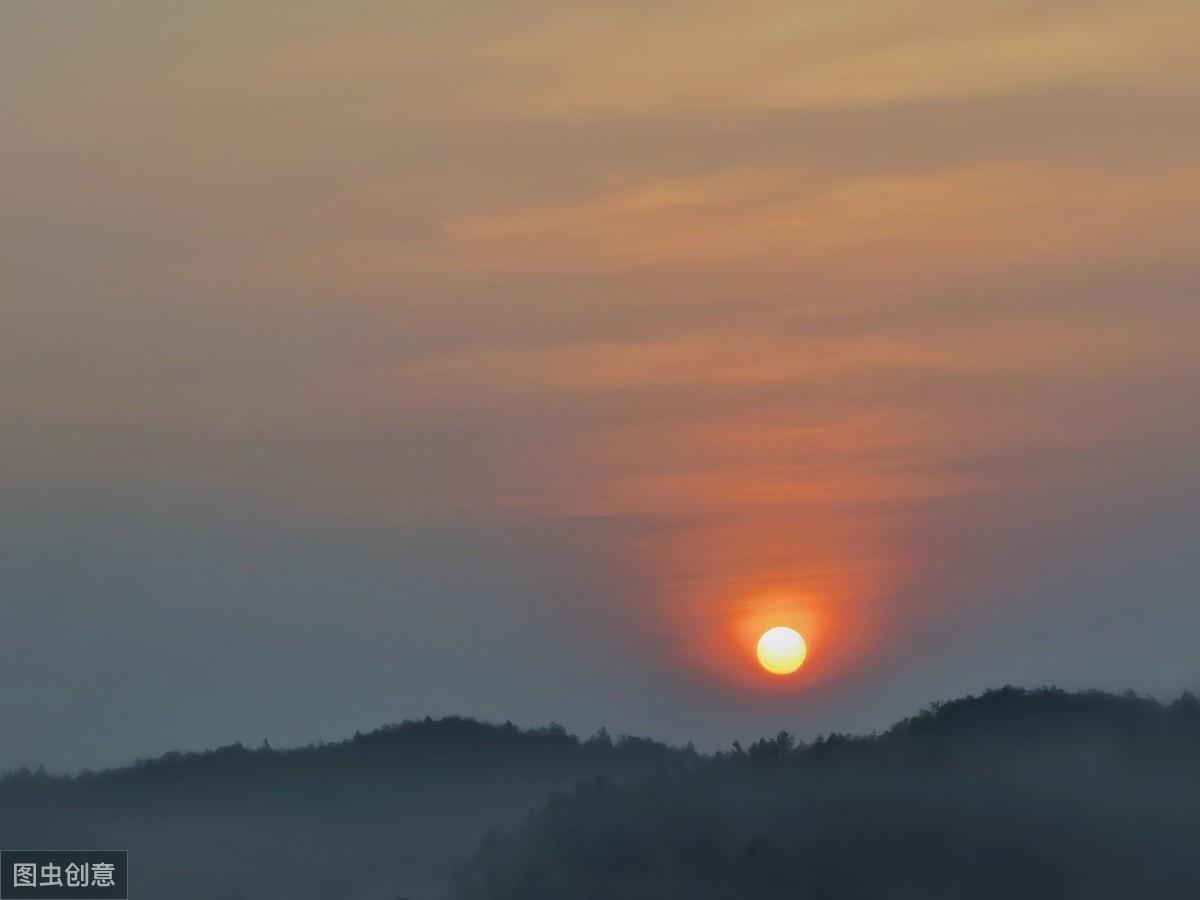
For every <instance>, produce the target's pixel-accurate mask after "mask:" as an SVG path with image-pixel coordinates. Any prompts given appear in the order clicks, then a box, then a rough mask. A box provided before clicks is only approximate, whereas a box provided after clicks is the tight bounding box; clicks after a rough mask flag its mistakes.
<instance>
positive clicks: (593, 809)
mask: <svg viewBox="0 0 1200 900" xmlns="http://www.w3.org/2000/svg"><path fill="white" fill-rule="evenodd" d="M1198 834H1200V703H1197V701H1196V699H1195V698H1194V697H1192V696H1191V695H1184V696H1183V697H1182V698H1180V699H1179V700H1178V701H1176V702H1175V703H1173V704H1171V705H1169V706H1162V705H1160V704H1158V703H1156V702H1154V701H1152V700H1147V699H1143V698H1139V697H1136V696H1133V695H1131V694H1127V695H1124V696H1120V697H1118V696H1113V695H1109V694H1103V693H1098V692H1088V693H1081V694H1069V693H1065V692H1063V691H1059V690H1052V689H1046V690H1038V691H1032V692H1030V691H1024V690H1019V689H1015V688H1005V689H1002V690H996V691H991V692H988V693H986V694H984V695H983V696H982V697H968V698H965V699H963V700H958V701H954V702H951V703H945V704H937V705H934V706H933V707H930V708H929V709H928V710H926V711H924V712H923V713H921V714H920V715H918V716H915V717H913V718H910V719H907V720H905V721H903V722H900V723H899V724H897V725H896V726H894V727H893V728H891V729H890V730H888V731H887V732H886V733H884V734H881V735H872V736H870V737H862V738H850V737H845V736H840V735H834V736H830V737H827V738H823V739H821V740H818V741H816V742H815V743H813V744H811V745H799V744H797V743H796V742H795V741H794V740H793V739H792V738H791V737H790V736H789V735H787V734H786V733H783V734H780V735H779V736H777V737H776V738H772V739H766V740H760V741H757V742H756V743H754V744H752V745H751V746H750V747H749V748H747V749H745V750H743V749H742V748H741V747H739V746H735V748H734V750H733V752H731V753H728V754H720V755H718V756H717V757H715V758H711V759H707V760H704V761H700V762H698V763H697V764H696V765H693V766H685V767H678V768H675V769H672V770H670V771H667V770H664V771H660V772H657V773H656V774H654V775H652V776H649V777H645V778H643V779H640V780H638V781H637V782H636V783H626V784H619V783H615V782H612V781H610V780H606V779H598V780H595V781H593V782H591V783H589V784H585V785H581V786H579V787H578V788H577V789H576V790H575V791H573V792H571V793H559V794H557V795H556V796H555V797H553V798H552V799H551V801H550V802H549V803H548V805H547V806H546V807H545V809H544V810H543V811H542V812H541V813H540V814H539V815H538V816H536V817H534V818H533V819H531V820H529V821H528V822H527V823H525V824H524V825H523V826H522V827H520V828H518V829H516V830H515V831H512V832H508V833H495V834H492V835H491V836H490V837H489V838H488V839H487V840H486V841H485V842H484V844H483V845H482V847H481V848H480V850H479V851H478V853H477V854H476V856H475V858H474V860H473V861H472V862H471V863H470V864H469V865H468V866H465V867H464V868H463V870H462V871H460V872H459V874H458V877H457V879H456V882H455V886H454V891H453V896H454V897H455V898H456V900H561V898H567V897H569V898H572V900H673V898H684V897H686V898H688V900H784V898H787V900H798V898H800V900H807V898H813V900H880V898H887V900H909V898H911V900H938V898H946V900H950V898H955V900H959V898H965V897H970V898H973V900H1015V898H1021V900H1038V898H1046V900H1050V898H1054V900H1074V898H1080V900H1082V898H1088V900H1104V898H1122V900H1126V898H1129V897H1155V898H1186V897H1200V857H1198V856H1197V853H1196V846H1197V845H1196V836H1197V835H1198Z"/></svg>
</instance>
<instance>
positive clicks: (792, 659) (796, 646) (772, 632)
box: [758, 625, 808, 675]
mask: <svg viewBox="0 0 1200 900" xmlns="http://www.w3.org/2000/svg"><path fill="white" fill-rule="evenodd" d="M807 655H808V648H807V647H806V646H805V645H804V638H802V637H801V636H800V632H798V631H796V629H794V628H788V627H787V626H786V625H779V626H776V627H775V628H769V629H767V630H766V631H764V632H763V635H762V637H760V638H759V639H758V662H759V664H760V665H761V666H762V667H763V668H764V669H766V670H767V671H768V672H771V673H772V674H774V675H790V674H792V673H793V672H795V671H796V670H797V669H798V668H800V667H801V666H802V665H804V657H805V656H807Z"/></svg>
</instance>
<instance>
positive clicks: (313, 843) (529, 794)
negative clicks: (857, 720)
mask: <svg viewBox="0 0 1200 900" xmlns="http://www.w3.org/2000/svg"><path fill="white" fill-rule="evenodd" d="M686 757H687V754H685V753H684V752H683V751H678V750H673V749H670V748H668V747H666V746H663V745H661V744H657V743H654V742H652V741H647V740H642V739H637V738H622V739H620V740H618V741H615V742H614V741H612V740H611V739H609V737H608V736H607V735H606V734H604V733H603V732H602V733H601V734H599V735H597V736H596V737H594V738H592V739H591V740H580V739H579V738H577V737H574V736H572V735H570V734H568V733H567V732H566V731H564V730H563V729H562V728H560V727H558V726H551V727H548V728H540V729H532V730H522V729H519V728H517V727H516V726H514V725H512V724H505V725H489V724H484V723H481V722H476V721H473V720H470V719H462V718H446V719H440V720H433V719H425V720H422V721H409V722H404V723H402V724H400V725H395V726H390V727H386V728H382V729H380V730H378V731H374V732H371V733H369V734H356V735H355V736H354V737H353V738H352V739H350V740H347V741H342V742H338V743H331V744H322V745H314V746H308V747H303V748H297V749H289V750H274V749H271V748H270V747H267V746H265V745H264V746H263V747H260V748H258V749H248V748H246V747H244V746H242V745H240V744H234V745H232V746H228V747H221V748H219V749H216V750H211V751H208V752H204V753H169V754H167V755H165V756H162V757H158V758H156V759H149V760H145V761H142V762H139V763H137V764H136V765H134V766H131V767H128V768H122V769H113V770H108V771H104V772H95V773H91V772H85V773H83V774H81V775H78V776H76V777H53V776H48V775H45V774H41V773H33V772H29V771H21V772H17V773H13V774H11V775H9V776H7V777H5V778H4V779H2V780H0V847H5V848H9V849H19V848H27V849H32V848H60V849H83V848H114V849H127V850H129V851H130V879H131V884H132V885H133V886H134V890H135V891H136V893H135V894H134V896H138V897H145V898H162V900H234V898H238V900H392V898H394V897H397V896H411V897H413V898H416V900H434V898H439V897H441V896H442V895H443V892H444V889H445V884H446V880H447V877H448V875H449V872H450V870H451V866H452V863H453V862H454V861H455V860H458V859H461V858H462V857H464V856H466V855H468V854H469V853H470V851H471V848H473V847H475V846H476V845H477V844H478V843H479V841H480V839H481V838H482V837H483V836H484V834H485V833H486V832H487V831H488V830H489V829H490V828H492V827H495V826H498V825H503V824H511V823H515V822H517V821H519V820H520V818H521V817H523V816H525V815H527V814H528V813H529V811H530V810H531V809H533V808H534V807H535V806H538V805H540V804H541V803H542V802H543V801H544V799H545V797H546V796H547V794H548V793H549V792H550V791H551V790H552V789H554V788H555V787H562V786H567V785H571V784H573V783H575V782H577V781H578V780H580V779H584V778H592V777H595V776H598V775H600V776H603V777H605V778H612V779H616V780H621V779H626V778H630V777H634V776H637V775H640V774H643V773H646V772H649V771H652V770H654V769H656V768H658V767H661V766H667V765H675V764H678V762H679V761H681V760H683V759H685V758H686Z"/></svg>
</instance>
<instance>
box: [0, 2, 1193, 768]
mask: <svg viewBox="0 0 1200 900" xmlns="http://www.w3.org/2000/svg"><path fill="white" fill-rule="evenodd" d="M1198 29H1200V9H1198V8H1197V5H1196V3H1195V2H1194V0H1178V2H1174V0H1149V2H1146V0H1127V2H1126V0H1122V2H1116V0H1114V2H1105V0H1099V2H1097V0H1087V2H1083V0H1079V2H1075V0H1063V2H1052V3H1032V2H1030V3H1025V2H1013V0H1002V2H1001V0H956V2H943V0H904V2H886V3H885V2H842V3H817V2H796V0H750V2H743V3H737V4H732V3H728V2H723V3H708V2H700V0H689V2H686V3H684V2H679V3H674V2H645V0H641V2H636V3H635V2H610V3H603V4H586V5H585V4H570V3H562V2H540V0H517V2H491V3H486V4H452V3H446V2H429V3H395V2H389V3H383V2H380V3H364V2H358V3H347V2H337V3H334V2H325V3H311V2H297V0H286V2H285V0H278V2H245V0H239V2H229V3H203V4H187V5H184V4H162V3H158V2H150V0H147V2H94V3H69V2H41V0H38V2H16V0H8V2H5V3H4V4H3V5H2V6H0V114H2V115H3V118H4V123H5V124H4V128H3V132H2V136H0V164H2V169H0V171H2V172H3V175H2V179H3V180H2V182H0V187H2V202H0V229H2V231H0V234H2V240H0V273H2V274H0V278H2V281H0V285H2V288H3V292H2V295H0V344H2V345H0V426H2V431H0V435H2V438H0V492H2V493H0V497H2V503H0V572H3V585H2V586H0V667H2V676H3V677H0V721H2V722H3V723H4V729H3V734H4V741H3V742H2V743H0V768H5V767H10V766H15V765H20V764H26V763H28V764H37V763H40V762H44V763H46V764H47V765H48V766H50V767H53V768H61V767H77V766H83V765H93V766H95V765H103V764H111V763H116V762H121V761H125V760H128V759H131V758H132V757H134V756H137V755H149V754H152V753H159V752H163V751H165V750H169V749H176V748H178V749H192V748H201V747H205V746H211V745H214V744H217V743H226V742H229V741H233V740H239V739H240V740H242V741H245V742H248V743H258V742H259V741H261V739H262V738H263V737H269V738H270V739H271V740H272V742H273V743H276V744H279V743H288V742H297V741H304V742H307V741H308V740H312V739H316V738H337V737H341V736H344V735H346V734H347V733H349V732H352V731H353V730H354V729H356V728H361V729H367V728H371V727H374V726H376V725H379V724H382V723H384V722H389V721H396V720H399V719H401V718H404V717H411V716H422V715H425V714H426V713H430V714H433V715H441V714H448V713H461V714H470V715H477V716H482V717H486V718H491V719H498V720H504V719H509V718H511V719H513V720H514V721H518V722H520V723H522V724H537V723H543V722H546V721H549V720H556V721H559V722H562V723H564V724H566V725H567V726H569V727H572V728H575V729H579V730H582V731H584V732H589V731H591V730H593V729H595V728H596V727H598V726H600V725H601V724H604V725H607V726H608V727H609V729H610V730H612V731H614V732H634V733H648V734H651V735H654V736H658V737H663V738H669V739H672V740H687V739H689V738H690V739H695V740H696V741H697V743H699V744H700V745H701V746H704V747H717V746H723V745H725V744H727V743H728V741H730V740H732V739H733V738H735V737H738V738H742V739H745V738H746V737H753V736H755V735H757V734H759V733H762V732H770V733H773V732H774V731H776V730H778V729H779V728H781V727H787V728H789V729H791V730H793V731H796V732H798V733H799V734H800V735H802V736H805V737H811V736H813V735H814V734H816V733H818V732H821V731H827V730H830V729H835V728H837V729H854V730H860V729H862V730H869V729H872V728H876V727H883V726H886V725H887V724H889V723H890V722H891V721H892V720H893V719H895V718H897V717H899V716H901V715H904V714H907V713H909V712H912V711H914V710H915V709H916V708H917V707H919V706H920V705H922V704H924V703H926V702H928V701H930V700H933V699H937V698H945V697H949V696H954V695H958V694H962V693H965V692H969V691H979V690H982V689H984V688H986V687H988V686H992V685H998V684H1002V683H1005V682H1013V683H1022V684H1040V683H1045V682H1055V683H1060V684H1063V685H1065V686H1069V687H1077V686H1098V687H1109V688H1121V689H1123V688H1126V687H1133V688H1135V689H1137V690H1140V691H1149V692H1156V693H1160V694H1163V695H1169V694H1171V693H1172V692H1175V691H1177V690H1179V689H1181V688H1183V687H1185V686H1189V685H1190V686H1192V687H1200V655H1198V654H1197V634H1200V591H1198V585H1200V554H1198V553H1197V535H1198V534H1200V511H1198V506H1197V502H1198V501H1200V464H1198V462H1197V460H1198V459H1200V455H1198V454H1200V416H1198V415H1197V409H1198V408H1200V396H1198V394H1200V354H1198V353H1197V346H1198V329H1200V304H1198V297H1197V290H1198V288H1200V177H1198V176H1200V68H1198V67H1197V66H1196V64H1195V38H1196V34H1197V33H1198ZM774 624H792V625H794V626H795V627H798V628H800V629H801V630H802V631H803V632H804V633H805V634H806V636H807V637H808V639H809V646H810V657H809V663H808V665H807V666H806V667H805V668H804V669H803V670H802V671H801V673H800V674H799V675H798V676H796V677H793V678H790V679H785V680H780V679H772V678H771V677H769V676H766V675H765V674H762V673H760V672H759V671H758V670H757V669H756V667H755V665H754V663H753V660H752V649H753V643H754V639H755V638H756V636H757V633H758V632H759V631H761V630H762V629H763V628H765V627H767V626H768V625H774Z"/></svg>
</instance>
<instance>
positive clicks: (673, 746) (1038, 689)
mask: <svg viewBox="0 0 1200 900" xmlns="http://www.w3.org/2000/svg"><path fill="white" fill-rule="evenodd" d="M999 695H1018V696H1021V697H1024V698H1040V697H1044V696H1056V697H1065V698H1068V699H1078V698H1089V699H1094V698H1104V699H1107V700H1119V701H1124V700H1130V699H1132V700H1136V701H1138V702H1139V703H1151V704H1154V705H1155V706H1156V707H1157V708H1159V709H1162V710H1167V709H1169V708H1170V707H1171V706H1172V705H1173V704H1174V703H1176V702H1179V701H1182V700H1184V699H1186V698H1192V699H1193V700H1194V699H1195V698H1196V694H1195V693H1194V692H1193V691H1191V690H1190V689H1184V690H1183V691H1181V692H1180V693H1179V694H1177V695H1176V696H1174V697H1171V698H1166V697H1161V696H1154V695H1152V694H1142V693H1138V692H1136V691H1134V690H1133V689H1132V688H1127V689H1125V690H1122V691H1114V690H1104V689H1101V688H1077V689H1070V690H1069V689H1066V688H1063V687H1059V686H1058V685H1052V684H1042V685H1036V686H1025V685H1017V684H1004V685H997V686H994V687H989V688H985V689H984V690H982V691H980V692H978V693H969V694H963V695H960V696H955V697H948V698H939V699H936V700H930V701H928V702H926V703H923V704H921V705H919V706H918V707H917V708H915V709H913V710H911V711H910V712H908V713H906V714H904V715H901V716H897V717H896V718H894V719H892V720H890V721H889V722H888V723H887V724H886V725H880V726H876V727H874V728H871V729H870V730H860V731H851V732H847V731H836V730H833V731H818V732H816V733H813V734H809V735H805V734H803V733H800V732H797V731H795V730H793V729H791V728H788V727H786V723H782V724H781V727H780V728H777V729H774V730H770V729H769V730H767V731H765V732H763V733H760V734H753V735H751V734H746V735H740V736H738V737H735V738H733V739H732V740H731V741H730V742H729V743H728V744H726V745H724V746H712V747H705V746H701V745H698V744H697V743H696V742H695V741H693V740H691V739H688V740H682V741H681V740H670V739H665V738H660V737H656V736H655V735H653V734H629V733H626V732H617V731H612V730H611V729H609V728H607V727H606V726H605V725H603V724H601V725H600V726H599V727H597V728H596V729H595V730H593V731H590V732H584V731H579V730H576V729H572V728H569V727H567V726H565V725H563V724H562V723H561V722H558V721H554V720H551V721H547V722H543V723H522V722H514V721H513V720H511V719H504V720H500V719H486V718H477V717H474V716H464V715H459V714H456V713H445V714H442V715H438V716H435V715H429V714H427V715H422V716H414V717H410V718H404V719H399V720H396V721H391V722H384V723H381V724H377V725H374V726H372V727H370V728H369V729H367V728H357V729H355V730H354V732H353V733H351V734H349V735H341V736H334V737H324V736H321V737H314V738H312V739H310V740H308V741H307V742H305V743H283V744H280V743H276V742H275V741H272V740H270V737H269V736H263V737H261V738H237V739H235V740H234V741H231V742H230V743H228V744H218V745H212V746H204V747H195V748H183V747H175V748H171V749H169V750H162V751H157V752H154V753H147V754H139V755H138V756H136V757H134V758H132V759H130V760H126V761H124V762H120V763H117V764H115V765H107V766H84V767H82V768H79V769H75V770H71V771H52V770H49V769H47V768H46V767H45V766H43V765H38V766H36V767H33V766H29V765H22V766H18V767H15V768H11V769H7V770H0V779H4V778H7V777H9V776H14V775H20V774H21V773H24V772H30V773H37V774H39V775H40V774H46V775H49V776H51V777H53V778H67V779H74V778H78V777H80V776H81V775H85V774H87V775H103V774H105V773H106V772H115V771H123V770H127V769H135V768H139V767H140V766H142V765H143V764H146V763H153V762H155V761H158V760H162V759H164V758H168V757H174V756H183V757H189V756H203V755H205V754H207V753H212V752H217V751H221V750H228V749H230V748H232V747H238V748H241V749H242V750H245V751H247V752H253V751H258V750H267V751H269V752H272V753H289V752H294V751H306V750H321V749H330V748H336V747H340V746H343V745H347V744H353V743H354V741H355V740H357V739H359V738H365V737H371V736H373V735H378V734H387V733H392V732H399V731H403V730H405V729H408V728H419V727H427V726H438V725H444V724H446V723H455V724H468V725H477V726H480V727H482V728H488V729H504V728H514V729H516V731H517V732H518V733H520V734H522V735H527V734H535V733H541V732H559V733H561V734H562V735H563V736H564V737H566V738H569V739H571V740H574V741H577V742H579V743H580V744H587V743H590V742H593V741H595V740H597V739H599V738H600V737H601V736H602V735H607V736H608V737H609V738H610V740H611V741H612V742H613V743H614V744H619V743H621V742H622V741H624V740H627V739H630V740H634V741H638V740H649V741H651V742H652V743H654V744H655V745H657V746H660V747H663V748H665V749H668V750H673V751H674V750H678V751H683V750H689V751H694V752H696V753H698V754H700V755H702V756H707V757H712V756H718V755H721V754H723V753H725V754H727V753H729V752H730V751H731V749H733V748H735V747H736V746H743V747H748V746H750V745H751V744H752V743H753V742H755V741H758V740H771V739H773V738H775V737H776V736H778V735H779V734H780V733H786V734H788V735H789V736H790V737H791V738H793V739H794V740H795V741H796V745H797V746H798V747H804V746H809V745H812V744H814V743H819V742H820V741H822V740H824V739H828V738H833V737H842V738H850V739H854V740H858V739H872V738H879V737H884V736H886V735H888V734H889V733H891V732H892V731H894V730H895V729H896V728H897V727H899V726H901V725H904V724H905V723H907V722H910V721H911V720H913V719H916V718H920V717H921V716H923V715H926V714H932V713H937V712H938V710H939V709H941V708H944V707H948V706H953V705H961V704H967V703H974V702H977V701H984V700H988V699H990V698H993V697H995V696H999Z"/></svg>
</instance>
